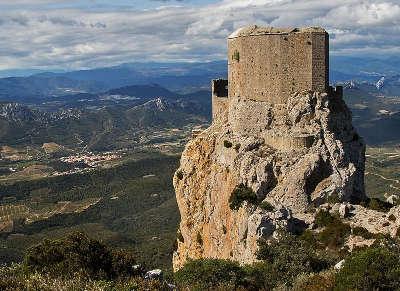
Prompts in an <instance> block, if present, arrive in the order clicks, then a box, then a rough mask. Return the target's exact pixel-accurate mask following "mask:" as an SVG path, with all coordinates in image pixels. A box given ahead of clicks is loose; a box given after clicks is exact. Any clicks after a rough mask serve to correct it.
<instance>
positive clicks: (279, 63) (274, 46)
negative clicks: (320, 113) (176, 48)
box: [228, 29, 329, 104]
mask: <svg viewBox="0 0 400 291" xmlns="http://www.w3.org/2000/svg"><path fill="white" fill-rule="evenodd" d="M328 49H329V48H328V34H327V33H326V32H324V31H321V30H316V31H314V30H312V29H311V30H308V31H301V32H287V33H268V34H254V35H253V34H249V35H244V36H234V37H232V38H230V39H229V40H228V59H229V61H228V76H229V98H238V97H241V98H245V99H252V100H258V101H268V102H270V103H272V104H284V103H286V101H287V98H288V96H290V95H291V94H292V93H294V92H300V91H305V90H312V91H318V92H326V91H327V88H328V85H329V80H328V65H329V64H328Z"/></svg>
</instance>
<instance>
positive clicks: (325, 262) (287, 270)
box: [257, 233, 334, 284]
mask: <svg viewBox="0 0 400 291" xmlns="http://www.w3.org/2000/svg"><path fill="white" fill-rule="evenodd" d="M257 258H258V259H260V260H264V261H266V262H268V263H270V264H271V265H272V268H273V270H274V271H275V272H276V273H277V274H278V279H277V280H278V282H281V283H285V284H291V283H292V282H293V280H294V278H296V277H297V276H298V275H299V274H302V273H312V272H320V271H322V270H325V269H327V268H328V267H329V266H331V265H332V264H333V262H334V261H332V260H330V259H329V258H328V257H325V256H322V255H321V254H319V253H317V252H316V250H315V248H314V247H313V246H311V245H309V244H307V243H306V242H305V241H303V240H301V239H299V238H298V237H296V236H294V235H291V234H288V233H281V234H280V237H279V240H273V241H271V242H267V241H265V240H260V241H259V250H258V253H257Z"/></svg>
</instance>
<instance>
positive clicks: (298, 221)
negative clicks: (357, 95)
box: [173, 90, 365, 269]
mask: <svg viewBox="0 0 400 291" xmlns="http://www.w3.org/2000/svg"><path fill="white" fill-rule="evenodd" d="M287 98H288V99H287V100H288V101H287V102H286V104H272V103H269V102H263V101H254V100H250V99H244V98H240V97H239V98H234V99H230V102H229V103H228V104H227V105H226V108H225V112H221V113H220V114H218V116H216V117H215V119H214V121H213V123H212V125H211V126H210V127H209V128H208V129H207V130H205V131H204V132H202V133H201V134H200V135H198V136H197V137H195V138H194V139H193V140H192V141H190V142H189V143H188V144H187V146H186V148H185V150H184V152H183V154H182V158H181V164H180V168H179V169H178V170H177V172H176V174H175V176H174V187H175V190H176V197H177V201H178V205H179V209H180V213H181V223H180V235H179V236H178V249H177V251H176V252H175V254H174V260H173V264H174V268H175V269H179V268H180V267H181V266H182V265H183V264H184V263H185V261H186V260H187V259H188V258H201V257H214V258H225V259H233V260H237V261H239V262H241V263H249V262H252V261H254V260H255V259H256V258H255V252H256V250H257V239H258V238H259V237H260V236H263V237H266V238H268V237H272V236H273V235H274V232H275V231H276V229H277V228H286V229H288V230H290V231H296V230H297V229H298V228H301V227H304V226H305V225H307V224H308V223H311V222H312V220H313V215H312V214H309V213H307V209H308V208H309V206H310V205H317V206H318V205H321V204H323V203H325V202H326V201H327V200H330V201H333V200H336V201H338V200H339V201H354V200H362V199H364V198H365V193H364V152H365V145H364V143H363V141H362V139H361V138H360V137H359V136H358V134H357V133H356V132H355V130H354V128H353V127H352V124H351V114H350V111H349V109H348V108H347V107H346V105H345V103H344V101H343V100H342V95H341V93H340V92H339V93H338V92H336V91H334V90H330V91H329V93H318V92H311V91H305V92H302V93H293V94H290V96H287ZM240 184H243V185H245V186H247V187H249V188H251V189H252V190H253V191H254V193H255V194H256V195H257V202H253V203H250V202H246V201H244V202H243V203H242V204H241V207H240V208H239V209H237V210H235V209H231V207H230V204H229V199H230V197H231V195H232V192H233V191H234V189H235V188H236V187H237V186H238V185H240ZM263 201H268V202H269V203H270V204H271V205H272V206H273V208H274V209H273V210H272V209H270V207H262V205H263V204H262V202H263Z"/></svg>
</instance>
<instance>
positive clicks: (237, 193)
mask: <svg viewBox="0 0 400 291" xmlns="http://www.w3.org/2000/svg"><path fill="white" fill-rule="evenodd" d="M257 200H258V199H257V195H256V193H254V191H253V190H252V189H251V188H249V187H247V186H245V185H244V184H240V185H238V186H236V188H235V189H234V190H233V192H232V194H231V197H230V198H229V207H230V208H231V209H233V210H238V209H239V208H240V207H241V206H242V203H243V201H247V202H249V203H252V204H256V203H257Z"/></svg>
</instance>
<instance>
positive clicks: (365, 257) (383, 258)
mask: <svg viewBox="0 0 400 291" xmlns="http://www.w3.org/2000/svg"><path fill="white" fill-rule="evenodd" d="M398 288H400V259H399V254H398V253H394V252H392V251H390V250H388V249H387V248H382V247H377V248H368V249H365V250H361V251H359V252H357V253H353V254H352V255H351V256H350V257H348V258H347V259H346V261H345V263H344V265H343V268H342V269H341V270H340V271H339V272H338V274H337V275H336V286H335V290H398Z"/></svg>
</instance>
